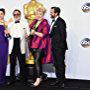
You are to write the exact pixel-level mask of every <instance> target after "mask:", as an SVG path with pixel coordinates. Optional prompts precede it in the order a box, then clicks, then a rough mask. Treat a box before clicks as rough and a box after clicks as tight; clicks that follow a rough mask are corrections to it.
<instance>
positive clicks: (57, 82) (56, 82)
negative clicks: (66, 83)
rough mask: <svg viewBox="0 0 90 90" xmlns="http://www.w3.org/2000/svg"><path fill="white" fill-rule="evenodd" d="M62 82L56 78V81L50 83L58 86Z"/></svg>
mask: <svg viewBox="0 0 90 90" xmlns="http://www.w3.org/2000/svg"><path fill="white" fill-rule="evenodd" d="M59 83H60V81H58V80H56V81H55V82H52V83H50V86H56V85H58V84H59Z"/></svg>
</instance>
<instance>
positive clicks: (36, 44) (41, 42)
mask: <svg viewBox="0 0 90 90" xmlns="http://www.w3.org/2000/svg"><path fill="white" fill-rule="evenodd" d="M37 21H38V20H36V19H35V20H34V21H33V22H32V23H31V24H30V26H29V27H30V30H31V29H33V27H34V26H35V25H36V23H37ZM49 30H50V26H49V24H48V21H47V20H46V19H43V20H42V21H41V23H40V24H39V25H38V27H37V32H40V33H43V37H39V36H37V35H34V36H33V38H32V39H30V42H29V48H33V49H34V48H37V49H44V58H43V60H42V62H43V63H50V62H51V59H52V58H51V47H50V37H49Z"/></svg>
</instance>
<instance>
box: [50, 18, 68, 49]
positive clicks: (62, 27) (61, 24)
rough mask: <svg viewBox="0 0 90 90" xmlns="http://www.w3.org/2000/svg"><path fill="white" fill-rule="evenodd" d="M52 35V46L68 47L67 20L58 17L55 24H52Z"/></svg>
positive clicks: (58, 47) (57, 47)
mask: <svg viewBox="0 0 90 90" xmlns="http://www.w3.org/2000/svg"><path fill="white" fill-rule="evenodd" d="M50 37H51V46H52V48H55V49H60V48H61V49H64V50H66V49H67V43H66V37H67V35H66V23H65V21H64V20H63V19H62V18H60V17H58V18H57V20H56V21H55V23H54V25H53V26H52V30H51V33H50Z"/></svg>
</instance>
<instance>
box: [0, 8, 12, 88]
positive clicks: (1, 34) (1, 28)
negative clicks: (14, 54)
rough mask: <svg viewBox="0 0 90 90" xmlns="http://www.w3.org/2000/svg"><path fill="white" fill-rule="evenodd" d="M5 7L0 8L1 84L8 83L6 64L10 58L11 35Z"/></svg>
mask: <svg viewBox="0 0 90 90" xmlns="http://www.w3.org/2000/svg"><path fill="white" fill-rule="evenodd" d="M4 16H5V9H4V8H0V86H2V85H6V77H5V75H6V66H7V60H8V38H9V37H11V36H10V34H9V33H8V30H7V28H6V26H7V24H8V22H6V21H5V20H4Z"/></svg>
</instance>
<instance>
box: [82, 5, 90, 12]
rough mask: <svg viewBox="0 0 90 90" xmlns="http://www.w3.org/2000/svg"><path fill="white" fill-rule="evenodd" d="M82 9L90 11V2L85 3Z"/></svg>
mask: <svg viewBox="0 0 90 90" xmlns="http://www.w3.org/2000/svg"><path fill="white" fill-rule="evenodd" d="M81 9H82V11H83V12H85V13H88V12H90V3H85V4H84V5H83V6H82V7H81Z"/></svg>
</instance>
